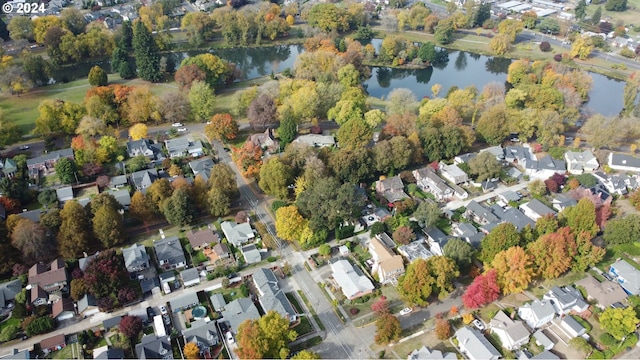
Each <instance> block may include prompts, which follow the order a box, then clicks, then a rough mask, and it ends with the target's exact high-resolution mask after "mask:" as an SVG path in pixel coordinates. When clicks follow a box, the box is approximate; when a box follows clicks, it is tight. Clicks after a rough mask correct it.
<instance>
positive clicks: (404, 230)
mask: <svg viewBox="0 0 640 360" xmlns="http://www.w3.org/2000/svg"><path fill="white" fill-rule="evenodd" d="M392 238H393V240H394V241H395V242H396V243H398V244H402V245H406V244H408V243H410V242H412V241H413V240H415V239H416V234H414V233H413V230H412V229H411V228H410V227H409V226H400V227H398V228H397V229H396V230H395V231H394V232H393V235H392Z"/></svg>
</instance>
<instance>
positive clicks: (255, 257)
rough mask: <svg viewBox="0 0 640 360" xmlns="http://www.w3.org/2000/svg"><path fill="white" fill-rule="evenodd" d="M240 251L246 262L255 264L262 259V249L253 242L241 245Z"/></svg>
mask: <svg viewBox="0 0 640 360" xmlns="http://www.w3.org/2000/svg"><path fill="white" fill-rule="evenodd" d="M240 252H241V253H242V256H243V257H244V262H245V263H247V264H255V263H259V262H260V261H262V254H261V253H260V250H258V248H256V246H255V245H253V244H251V245H247V246H243V247H241V248H240Z"/></svg>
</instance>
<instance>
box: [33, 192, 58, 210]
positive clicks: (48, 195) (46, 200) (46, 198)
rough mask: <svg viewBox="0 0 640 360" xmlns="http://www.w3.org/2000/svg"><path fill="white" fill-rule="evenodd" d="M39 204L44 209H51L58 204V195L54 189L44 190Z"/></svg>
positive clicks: (39, 195) (39, 196)
mask: <svg viewBox="0 0 640 360" xmlns="http://www.w3.org/2000/svg"><path fill="white" fill-rule="evenodd" d="M38 202H39V203H40V205H42V206H44V207H49V206H51V205H54V204H56V205H57V203H58V195H57V194H56V191H55V190H53V189H44V190H42V191H41V192H40V193H39V194H38Z"/></svg>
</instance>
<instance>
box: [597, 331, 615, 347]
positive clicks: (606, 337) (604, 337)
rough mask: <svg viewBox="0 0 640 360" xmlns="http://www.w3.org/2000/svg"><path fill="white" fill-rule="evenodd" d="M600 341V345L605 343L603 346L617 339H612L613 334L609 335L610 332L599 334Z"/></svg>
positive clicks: (611, 344) (609, 344)
mask: <svg viewBox="0 0 640 360" xmlns="http://www.w3.org/2000/svg"><path fill="white" fill-rule="evenodd" d="M600 342H601V343H602V345H605V346H613V345H615V344H616V343H617V342H618V341H617V340H616V339H614V338H613V336H611V334H609V333H604V334H602V335H600Z"/></svg>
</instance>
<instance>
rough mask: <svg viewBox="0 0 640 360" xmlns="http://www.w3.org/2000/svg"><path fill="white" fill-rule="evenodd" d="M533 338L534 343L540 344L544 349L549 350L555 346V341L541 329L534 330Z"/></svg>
mask: <svg viewBox="0 0 640 360" xmlns="http://www.w3.org/2000/svg"><path fill="white" fill-rule="evenodd" d="M533 338H534V339H536V344H537V345H539V346H542V347H543V348H544V349H545V350H551V349H553V347H554V346H555V343H554V342H553V341H551V339H549V337H547V335H545V334H544V333H543V332H542V330H538V331H536V332H534V333H533Z"/></svg>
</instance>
